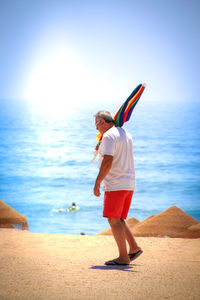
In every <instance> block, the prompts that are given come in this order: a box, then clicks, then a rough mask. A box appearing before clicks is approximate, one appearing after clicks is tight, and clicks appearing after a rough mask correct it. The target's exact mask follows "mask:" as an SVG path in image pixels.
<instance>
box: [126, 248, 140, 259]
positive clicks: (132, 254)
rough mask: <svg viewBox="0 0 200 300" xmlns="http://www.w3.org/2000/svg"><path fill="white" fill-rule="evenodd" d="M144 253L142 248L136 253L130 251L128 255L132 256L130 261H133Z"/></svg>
mask: <svg viewBox="0 0 200 300" xmlns="http://www.w3.org/2000/svg"><path fill="white" fill-rule="evenodd" d="M142 253H143V251H142V250H138V251H137V252H136V253H130V254H129V255H128V256H129V258H130V261H133V260H134V259H136V258H137V257H138V256H140V255H141V254H142Z"/></svg>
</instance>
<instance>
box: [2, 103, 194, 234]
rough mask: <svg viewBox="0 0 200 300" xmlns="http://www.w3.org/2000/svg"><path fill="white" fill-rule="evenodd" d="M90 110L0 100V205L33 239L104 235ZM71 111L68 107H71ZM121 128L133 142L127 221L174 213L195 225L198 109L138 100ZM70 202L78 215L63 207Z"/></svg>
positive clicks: (108, 107)
mask: <svg viewBox="0 0 200 300" xmlns="http://www.w3.org/2000/svg"><path fill="white" fill-rule="evenodd" d="M120 105H121V103H104V104H103V103H100V104H99V103H94V104H92V105H91V104H90V105H82V106H81V105H80V107H75V108H74V109H65V110H63V111H62V114H58V113H57V114H54V113H53V111H51V112H50V111H49V110H48V107H47V109H46V110H45V109H44V110H43V111H40V110H38V109H36V108H35V107H34V106H33V105H32V104H30V103H29V102H28V101H24V100H5V99H0V200H2V201H3V202H5V203H6V204H8V205H10V206H11V207H12V208H14V209H15V210H17V211H18V212H20V213H22V214H23V215H25V216H26V218H27V220H28V224H29V229H30V231H31V232H34V233H60V234H88V235H94V234H97V233H98V232H100V231H102V230H104V229H106V228H108V227H109V226H108V223H107V220H106V219H105V218H103V217H102V208H103V192H101V196H100V197H98V198H97V197H95V196H94V195H93V186H94V181H95V178H96V176H97V173H98V159H97V160H96V161H95V162H94V163H93V164H92V163H91V160H92V157H93V150H94V147H95V145H96V134H97V131H96V128H95V124H94V114H95V113H96V112H97V111H98V110H101V109H106V110H109V111H110V112H111V113H112V114H114V113H115V112H116V111H117V110H118V108H119V106H120ZM69 106H70V105H69ZM124 128H125V129H126V130H128V131H129V133H130V134H131V135H132V137H133V143H134V160H135V172H136V189H135V191H134V196H133V200H132V204H131V208H130V211H129V215H128V217H135V218H137V219H138V220H140V221H143V220H144V219H145V218H147V217H149V216H151V215H155V214H158V213H160V212H162V211H164V210H165V209H167V208H169V207H170V206H174V205H175V206H177V207H179V208H181V209H182V210H183V211H184V212H186V213H188V214H190V215H191V216H193V217H194V218H195V219H197V220H199V221H200V102H198V101H187V102H184V103H183V102H181V101H172V100H169V101H164V100H162V99H160V101H157V102H154V101H148V99H146V98H145V99H142V98H141V99H140V101H139V102H138V104H137V106H136V107H135V109H134V111H133V114H132V116H131V119H130V120H129V121H128V122H127V123H125V124H124ZM73 202H75V203H76V205H77V207H78V209H77V210H75V211H70V210H69V209H68V207H69V206H70V205H71V204H72V203H73Z"/></svg>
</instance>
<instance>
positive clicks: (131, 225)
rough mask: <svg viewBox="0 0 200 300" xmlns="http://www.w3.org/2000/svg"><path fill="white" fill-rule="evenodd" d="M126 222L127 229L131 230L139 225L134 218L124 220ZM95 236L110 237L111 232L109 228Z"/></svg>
mask: <svg viewBox="0 0 200 300" xmlns="http://www.w3.org/2000/svg"><path fill="white" fill-rule="evenodd" d="M126 222H127V223H128V225H129V227H130V228H131V230H132V229H133V227H134V226H135V225H136V224H138V223H140V221H139V220H138V219H136V218H129V219H127V220H126ZM97 235H112V231H111V229H110V228H108V229H106V230H103V231H101V232H99V233H98V234H97Z"/></svg>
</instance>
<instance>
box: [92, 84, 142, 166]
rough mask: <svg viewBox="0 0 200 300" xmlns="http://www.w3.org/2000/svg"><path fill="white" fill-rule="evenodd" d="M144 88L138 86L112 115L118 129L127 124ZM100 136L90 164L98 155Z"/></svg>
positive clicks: (98, 135) (99, 135)
mask: <svg viewBox="0 0 200 300" xmlns="http://www.w3.org/2000/svg"><path fill="white" fill-rule="evenodd" d="M145 87H146V84H145V83H143V84H139V85H138V86H137V87H136V88H135V89H134V90H133V91H132V93H131V94H130V96H129V97H128V98H127V99H126V101H125V102H124V103H123V104H122V106H121V107H120V109H119V110H118V111H117V113H116V114H115V115H114V117H113V118H114V120H115V124H116V126H118V127H122V126H123V125H124V123H125V122H127V121H128V120H129V119H130V117H131V114H132V112H133V109H134V108H135V106H136V104H137V103H138V101H139V99H140V97H141V95H142V93H143V91H144V89H145ZM102 137H103V136H102V134H101V133H98V134H97V136H96V139H97V144H98V145H97V146H96V149H95V151H94V157H93V159H92V162H94V160H95V158H96V157H97V155H98V146H99V145H100V143H101V140H102Z"/></svg>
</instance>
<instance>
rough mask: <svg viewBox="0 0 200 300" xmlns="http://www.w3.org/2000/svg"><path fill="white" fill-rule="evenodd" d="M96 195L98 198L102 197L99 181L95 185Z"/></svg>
mask: <svg viewBox="0 0 200 300" xmlns="http://www.w3.org/2000/svg"><path fill="white" fill-rule="evenodd" d="M94 195H95V196H96V197H99V196H100V195H101V193H100V183H99V182H98V181H96V182H95V185H94Z"/></svg>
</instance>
